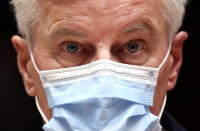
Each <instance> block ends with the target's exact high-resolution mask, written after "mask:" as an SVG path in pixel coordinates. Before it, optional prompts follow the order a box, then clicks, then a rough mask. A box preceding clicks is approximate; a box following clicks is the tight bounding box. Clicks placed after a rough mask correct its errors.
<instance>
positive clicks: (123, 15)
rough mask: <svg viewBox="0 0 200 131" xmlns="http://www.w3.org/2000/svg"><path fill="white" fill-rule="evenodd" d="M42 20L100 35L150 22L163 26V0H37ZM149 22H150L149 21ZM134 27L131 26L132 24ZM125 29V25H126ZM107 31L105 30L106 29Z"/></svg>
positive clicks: (50, 25) (47, 25) (49, 27)
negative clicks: (161, 5) (161, 7)
mask: <svg viewBox="0 0 200 131" xmlns="http://www.w3.org/2000/svg"><path fill="white" fill-rule="evenodd" d="M38 2H39V6H40V9H41V10H42V11H41V12H42V13H41V17H40V19H41V20H40V21H41V22H40V23H42V24H41V25H42V27H44V25H45V28H46V30H47V32H48V31H49V32H50V30H54V29H55V27H60V26H66V25H67V26H70V27H75V28H79V29H80V30H82V31H87V32H90V33H91V34H92V33H93V32H94V31H96V32H98V34H99V36H100V35H102V34H104V35H106V33H109V34H112V33H113V32H119V31H120V30H122V29H123V28H126V27H128V26H132V25H133V24H137V22H138V21H140V22H143V23H145V22H147V23H148V24H149V25H151V26H152V27H154V29H155V30H156V29H158V30H161V23H163V20H162V18H161V13H160V10H159V9H160V8H159V7H160V3H161V2H160V0H38ZM146 25H147V24H146ZM130 28H131V27H130ZM123 30H124V29H123ZM105 32H106V33H105Z"/></svg>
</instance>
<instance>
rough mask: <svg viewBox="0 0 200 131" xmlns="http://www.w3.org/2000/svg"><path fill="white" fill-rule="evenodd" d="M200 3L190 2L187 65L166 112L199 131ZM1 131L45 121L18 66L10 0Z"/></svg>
mask: <svg viewBox="0 0 200 131" xmlns="http://www.w3.org/2000/svg"><path fill="white" fill-rule="evenodd" d="M198 8H199V4H198V0H197V1H195V0H192V1H190V3H189V5H188V6H187V13H186V16H185V19H184V25H183V27H182V30H186V31H187V32H188V33H189V39H188V40H187V41H186V42H185V44H184V48H183V52H184V59H183V66H182V68H181V72H180V76H179V80H178V83H177V86H176V88H175V89H174V90H173V91H170V92H169V93H168V99H167V105H166V108H165V109H166V110H167V111H169V112H170V113H171V114H172V115H173V116H174V117H175V118H176V119H177V120H178V121H179V122H180V123H181V124H182V125H183V126H184V127H185V128H187V129H188V130H191V131H197V130H200V129H199V124H200V120H199V119H200V118H199V113H200V108H199V106H200V102H199V100H200V93H199V91H200V90H199V88H200V77H199V76H200V75H199V74H200V62H199V61H200V58H199V56H200V55H199V53H200V46H199V44H200V42H199V38H200V36H199V34H200V30H199V29H200V26H199V23H200V20H199V17H200V15H199V14H200V12H199V9H198ZM0 10H1V11H0V131H40V130H41V127H42V121H41V118H40V115H39V113H38V111H37V109H36V106H35V101H34V98H31V97H29V96H27V95H26V93H25V90H24V87H23V82H22V79H21V77H20V75H19V72H18V69H17V63H16V52H15V50H14V48H13V47H12V44H11V41H10V39H11V36H12V35H14V34H16V33H17V30H16V26H15V21H14V15H13V14H12V10H11V8H10V7H9V6H8V1H7V0H1V2H0Z"/></svg>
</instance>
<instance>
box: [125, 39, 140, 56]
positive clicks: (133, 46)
mask: <svg viewBox="0 0 200 131" xmlns="http://www.w3.org/2000/svg"><path fill="white" fill-rule="evenodd" d="M141 48H142V45H141V44H140V43H139V42H138V41H129V42H127V44H126V50H127V51H128V52H129V53H131V54H134V53H136V52H138V51H140V50H141Z"/></svg>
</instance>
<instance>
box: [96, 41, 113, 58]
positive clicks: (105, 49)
mask: <svg viewBox="0 0 200 131" xmlns="http://www.w3.org/2000/svg"><path fill="white" fill-rule="evenodd" d="M95 59H96V60H101V59H109V60H112V53H111V43H108V42H107V43H106V42H98V43H97V44H96V52H95Z"/></svg>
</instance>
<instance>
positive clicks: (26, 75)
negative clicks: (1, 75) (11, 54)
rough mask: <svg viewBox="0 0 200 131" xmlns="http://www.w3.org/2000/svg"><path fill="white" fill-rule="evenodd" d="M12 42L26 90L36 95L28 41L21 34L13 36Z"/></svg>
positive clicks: (31, 94) (29, 93)
mask: <svg viewBox="0 0 200 131" xmlns="http://www.w3.org/2000/svg"><path fill="white" fill-rule="evenodd" d="M12 43H13V46H14V47H15V49H16V51H17V63H18V68H19V72H20V74H21V75H22V78H23V81H24V85H25V90H26V92H27V94H28V95H30V96H34V95H35V89H34V86H33V82H32V75H31V69H30V54H29V47H28V43H27V42H26V40H24V39H23V38H21V37H20V36H13V37H12Z"/></svg>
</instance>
